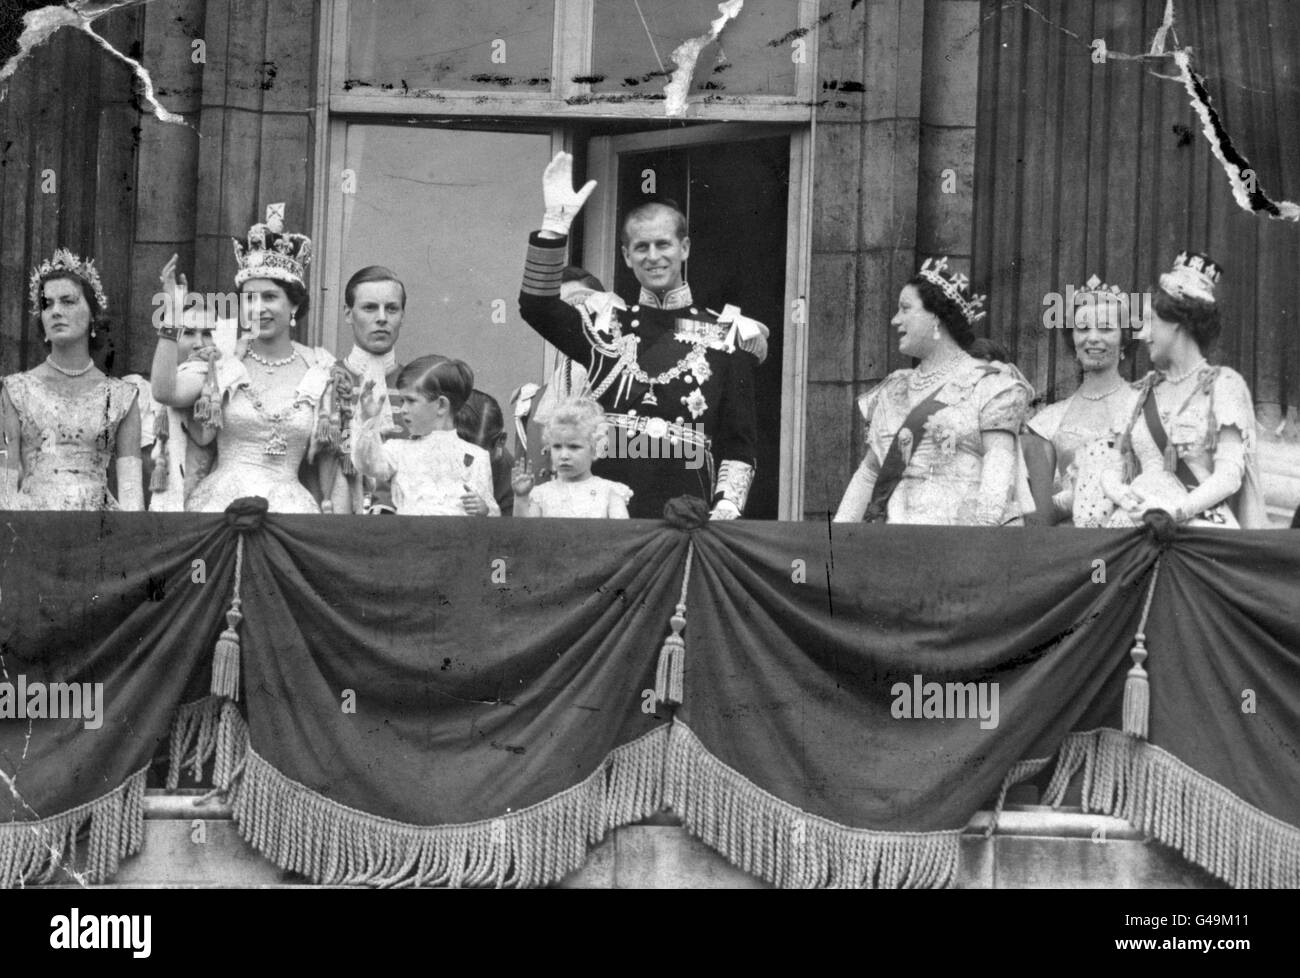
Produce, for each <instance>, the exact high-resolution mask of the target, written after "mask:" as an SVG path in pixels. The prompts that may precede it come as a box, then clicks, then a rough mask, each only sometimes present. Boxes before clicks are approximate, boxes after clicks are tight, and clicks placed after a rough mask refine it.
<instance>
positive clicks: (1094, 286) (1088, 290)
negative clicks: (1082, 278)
mask: <svg viewBox="0 0 1300 978" xmlns="http://www.w3.org/2000/svg"><path fill="white" fill-rule="evenodd" d="M1085 295H1087V296H1092V297H1093V301H1094V302H1095V301H1097V300H1098V299H1100V300H1101V301H1103V302H1121V301H1123V300H1125V299H1127V298H1128V296H1126V295H1125V294H1124V292H1123V291H1122V290H1121V289H1120V287H1119V286H1118V285H1109V284H1107V283H1106V282H1103V281H1102V280H1101V279H1100V278H1098V277H1097V276H1096V275H1094V276H1092V277H1091V278H1090V279H1088V283H1087V285H1085V286H1084V287H1083V288H1081V289H1079V290H1078V291H1076V292H1075V293H1074V298H1075V302H1076V303H1078V300H1079V297H1080V296H1085Z"/></svg>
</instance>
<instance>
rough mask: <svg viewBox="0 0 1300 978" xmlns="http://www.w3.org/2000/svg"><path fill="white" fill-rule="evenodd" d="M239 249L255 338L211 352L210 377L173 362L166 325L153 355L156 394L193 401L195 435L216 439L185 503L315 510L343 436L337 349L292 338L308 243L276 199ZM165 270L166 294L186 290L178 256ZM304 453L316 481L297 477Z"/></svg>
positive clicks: (239, 281)
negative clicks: (290, 226)
mask: <svg viewBox="0 0 1300 978" xmlns="http://www.w3.org/2000/svg"><path fill="white" fill-rule="evenodd" d="M235 256H236V258H237V259H238V262H239V271H238V272H237V273H236V275H235V284H236V286H238V287H239V289H240V310H241V316H242V319H243V323H244V326H245V327H246V328H247V329H249V330H251V332H252V336H251V338H245V339H241V340H240V342H239V344H238V347H237V349H236V353H235V355H234V356H233V357H218V358H216V359H214V360H212V361H211V362H210V363H209V364H208V369H207V370H206V376H204V375H203V373H196V372H190V371H187V370H185V369H182V370H180V371H178V370H177V364H176V360H177V353H176V342H175V330H174V328H172V327H170V326H167V325H164V327H163V328H162V329H161V330H160V331H159V343H158V347H157V350H156V352H155V354H154V364H153V378H154V380H153V382H154V396H155V397H156V398H157V399H158V400H159V401H160V402H162V403H164V404H168V405H170V406H172V407H178V408H192V409H193V416H194V419H195V420H196V421H197V422H200V423H201V429H200V430H201V431H202V432H203V434H199V433H197V432H196V440H200V441H203V440H205V439H208V440H211V439H213V438H215V441H216V445H217V461H216V464H215V466H214V467H213V469H212V471H211V472H210V473H209V474H208V475H207V477H206V478H204V479H203V481H201V482H200V483H199V484H198V485H197V486H196V487H195V489H194V491H193V493H192V494H191V495H190V497H189V498H188V499H187V500H186V502H185V507H186V509H187V510H188V511H191V512H220V511H222V510H224V509H225V508H226V507H227V506H228V505H230V503H231V502H233V501H234V500H235V499H238V498H240V497H241V496H262V497H264V498H265V499H266V501H267V504H268V507H269V509H270V510H271V511H272V512H276V513H319V512H321V509H322V506H321V504H320V503H319V502H318V500H319V499H321V498H325V499H326V500H327V501H328V499H329V492H330V488H331V487H332V486H333V481H334V477H335V475H336V474H337V468H338V466H337V458H336V457H335V455H334V452H333V451H332V446H335V445H337V444H338V436H337V431H336V424H337V418H336V417H335V418H332V417H331V412H332V410H333V407H334V404H333V398H332V396H331V395H332V385H331V376H330V367H331V366H332V364H333V363H334V357H333V356H332V355H331V354H330V353H328V352H327V351H326V350H323V349H315V350H313V349H311V348H310V347H307V346H304V345H303V344H301V343H297V342H294V340H293V339H292V330H293V328H294V327H295V326H296V325H297V321H298V316H299V315H302V314H304V313H306V311H307V290H306V288H305V287H304V285H303V269H304V266H305V265H306V264H307V263H308V262H309V261H310V259H311V242H310V241H309V240H308V239H307V238H306V237H304V236H303V235H300V234H284V233H283V230H282V223H281V220H280V215H279V214H278V213H277V207H275V206H273V207H272V208H271V214H270V215H269V216H268V220H267V223H266V224H258V225H254V226H253V227H252V228H251V229H250V230H249V233H248V243H247V246H244V245H242V244H241V243H240V242H235ZM162 279H163V286H164V292H165V293H167V294H173V295H174V294H175V292H176V291H177V290H179V291H181V292H182V293H183V291H184V288H183V286H179V287H178V286H177V284H176V279H175V260H174V259H173V261H172V262H169V263H168V264H167V266H166V267H164V269H163V274H162ZM186 366H189V365H188V364H187V365H186ZM193 427H194V426H191V428H192V430H193ZM331 435H332V436H333V437H331ZM304 459H306V460H307V462H308V463H315V467H316V476H317V479H318V480H319V484H318V485H315V486H313V488H312V489H311V490H309V489H308V487H307V486H305V485H303V483H302V482H301V481H299V468H300V466H301V464H302V462H303V460H304ZM313 481H315V480H313ZM325 508H327V509H328V508H329V507H328V502H327V505H326V507H325Z"/></svg>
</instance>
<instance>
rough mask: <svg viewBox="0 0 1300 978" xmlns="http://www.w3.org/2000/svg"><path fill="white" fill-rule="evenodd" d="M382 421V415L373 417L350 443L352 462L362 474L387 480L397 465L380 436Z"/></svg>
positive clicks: (393, 473) (390, 477)
mask: <svg viewBox="0 0 1300 978" xmlns="http://www.w3.org/2000/svg"><path fill="white" fill-rule="evenodd" d="M383 423H384V421H383V418H382V417H374V418H371V419H370V420H369V421H367V422H366V423H365V424H363V425H362V426H361V429H360V431H359V432H358V433H357V436H356V440H355V441H354V442H353V443H352V464H353V465H355V466H356V467H357V471H358V472H361V473H362V474H363V475H368V476H370V477H371V478H372V479H379V480H381V481H384V482H387V481H388V480H390V479H392V478H393V476H394V475H396V474H397V465H396V460H395V459H394V458H393V452H392V451H391V450H390V448H389V446H388V445H386V444H384V440H383V438H381V437H380V433H379V432H380V428H381V426H382V425H383Z"/></svg>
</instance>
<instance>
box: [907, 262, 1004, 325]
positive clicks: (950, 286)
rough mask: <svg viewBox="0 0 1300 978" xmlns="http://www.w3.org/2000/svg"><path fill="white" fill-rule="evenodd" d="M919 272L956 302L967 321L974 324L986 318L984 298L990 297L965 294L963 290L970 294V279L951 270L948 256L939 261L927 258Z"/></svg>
mask: <svg viewBox="0 0 1300 978" xmlns="http://www.w3.org/2000/svg"><path fill="white" fill-rule="evenodd" d="M917 274H918V275H920V276H921V278H923V279H925V280H926V281H927V282H929V283H931V284H932V285H937V286H938V287H939V289H940V291H942V292H943V294H944V295H946V296H947V297H948V298H949V299H951V300H952V301H953V302H955V303H956V304H957V307H958V308H959V309H961V314H962V315H963V316H964V317H965V318H966V322H968V323H970V324H971V325H972V326H974V325H975V323H977V322H978V321H979V320H981V319H983V318H984V300H985V299H986V298H988V297H987V296H983V295H971V296H970V298H967V297H966V295H963V294H962V293H963V292H965V293H966V294H967V295H970V280H969V279H968V278H966V276H965V275H963V274H962V273H961V272H951V271H949V270H948V259H947V257H946V256H945V257H943V258H940V259H939V260H938V261H935V260H934V259H933V258H927V259H926V260H925V261H923V262H922V263H921V270H920V271H919V272H918V273H917Z"/></svg>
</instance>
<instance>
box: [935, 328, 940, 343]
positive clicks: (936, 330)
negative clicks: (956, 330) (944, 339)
mask: <svg viewBox="0 0 1300 978" xmlns="http://www.w3.org/2000/svg"><path fill="white" fill-rule="evenodd" d="M940 339H941V337H940V335H939V327H938V326H936V327H935V328H934V341H935V342H936V343H938V342H939V340H940Z"/></svg>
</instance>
